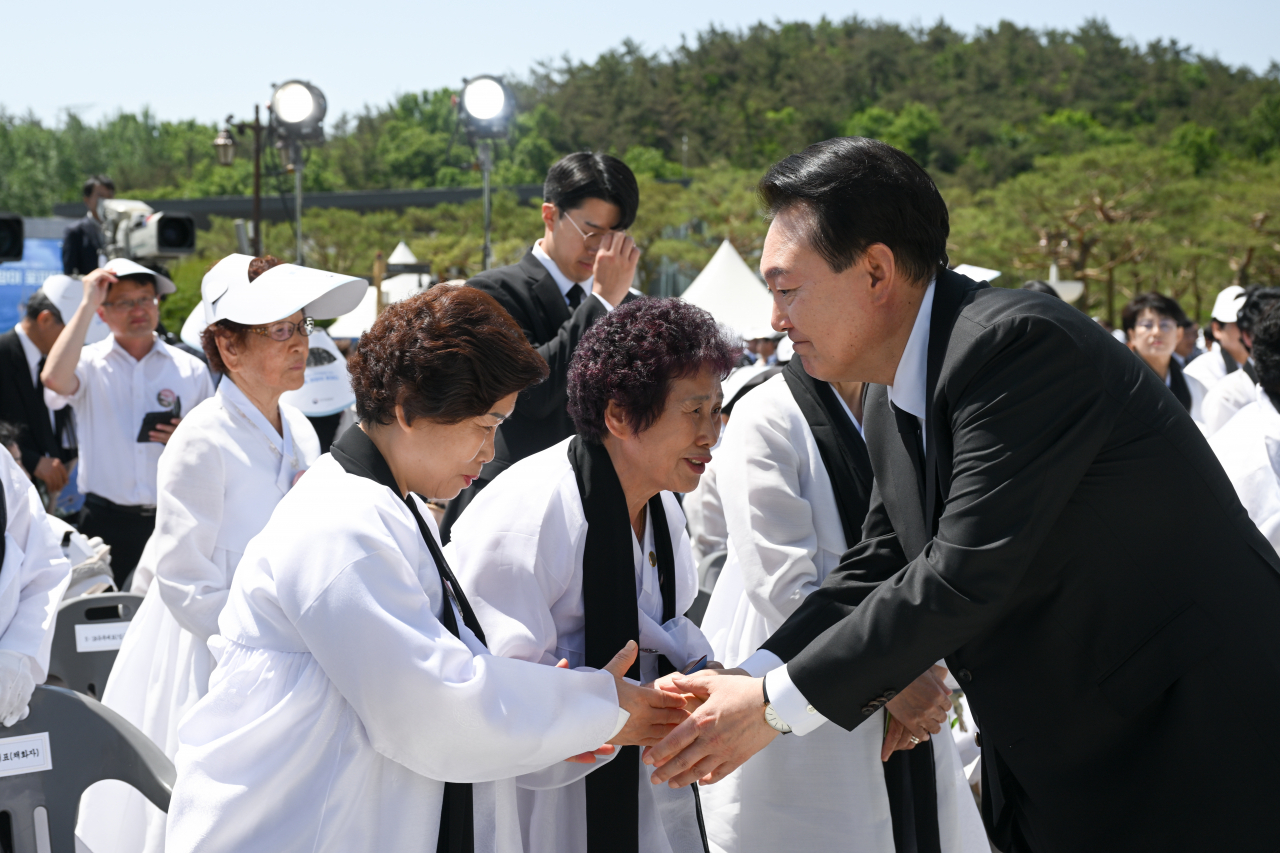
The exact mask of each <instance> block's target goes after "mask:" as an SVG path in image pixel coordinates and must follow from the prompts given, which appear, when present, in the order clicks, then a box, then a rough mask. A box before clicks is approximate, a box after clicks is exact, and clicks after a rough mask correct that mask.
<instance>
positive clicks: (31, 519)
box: [0, 453, 71, 737]
mask: <svg viewBox="0 0 1280 853" xmlns="http://www.w3.org/2000/svg"><path fill="white" fill-rule="evenodd" d="M0 487H3V488H4V504H5V510H6V518H5V519H4V523H5V527H4V565H3V566H2V567H0V649H6V650H8V651H14V652H19V653H21V654H23V655H25V656H26V663H27V669H28V671H29V672H30V673H31V679H32V681H34V682H35V683H36V684H43V683H44V680H45V678H46V677H47V676H48V673H49V649H50V647H51V646H52V644H53V625H54V619H55V617H56V616H57V613H58V605H59V604H60V603H61V602H62V593H63V592H64V591H65V590H66V588H67V584H68V583H69V582H70V581H71V564H70V563H69V562H67V558H66V557H64V556H63V555H62V547H61V537H60V536H58V535H57V534H56V533H55V532H54V530H53V528H52V527H51V526H50V525H49V517H48V516H47V515H45V511H44V504H43V503H41V501H40V494H39V493H38V492H37V491H36V489H35V486H33V485H32V484H31V480H29V479H28V478H27V474H26V472H25V471H23V470H22V468H21V466H19V465H18V463H17V462H14V461H13V457H12V456H10V455H9V454H8V453H0ZM0 737H4V729H0Z"/></svg>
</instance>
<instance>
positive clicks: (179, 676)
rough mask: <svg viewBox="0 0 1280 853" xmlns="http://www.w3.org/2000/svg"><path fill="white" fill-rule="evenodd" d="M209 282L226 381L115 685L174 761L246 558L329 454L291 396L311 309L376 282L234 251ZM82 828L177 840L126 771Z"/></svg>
mask: <svg viewBox="0 0 1280 853" xmlns="http://www.w3.org/2000/svg"><path fill="white" fill-rule="evenodd" d="M201 290H202V296H203V297H204V305H205V306H206V322H207V323H208V324H209V325H208V326H207V328H206V329H205V330H204V332H203V336H202V342H203V344H204V349H205V353H206V355H207V356H208V358H209V361H210V363H211V364H212V365H213V367H214V369H215V370H217V371H218V372H220V373H223V374H225V378H224V380H223V381H222V382H221V383H220V385H219V386H218V390H217V393H216V394H215V395H214V396H213V397H211V398H210V399H208V400H205V401H204V402H203V403H201V404H200V405H198V406H197V407H196V408H194V409H193V410H192V411H191V413H190V414H189V415H187V417H185V418H183V420H182V423H181V424H180V425H179V429H177V430H176V431H175V432H174V436H173V438H172V439H171V440H170V442H169V445H168V446H167V447H166V448H165V451H164V453H163V454H161V456H160V468H159V472H158V477H157V482H158V486H159V501H158V503H157V507H156V530H155V533H154V534H153V535H152V537H151V539H150V540H149V541H148V542H147V546H146V549H145V550H144V552H143V555H142V558H141V560H140V561H139V565H138V570H137V572H138V575H139V576H140V577H141V578H142V579H143V582H144V584H147V586H146V597H145V598H144V599H143V603H142V605H141V606H140V607H139V608H138V613H137V614H136V615H135V616H134V619H133V621H132V622H131V623H130V625H129V630H128V631H127V632H126V633H125V639H124V643H123V644H122V645H121V647H120V652H119V655H118V656H117V658H116V663H115V666H114V667H113V669H112V672H111V677H110V679H108V681H107V685H106V689H105V690H104V692H103V695H102V701H103V704H105V705H107V706H108V707H110V708H112V709H113V710H115V711H117V712H118V713H120V714H121V715H123V716H124V717H125V719H127V720H129V721H130V722H131V723H133V724H134V725H135V726H137V727H138V728H139V729H141V730H142V731H143V732H144V733H145V734H146V735H147V736H148V737H150V738H151V739H152V740H153V741H155V742H156V744H157V745H158V746H160V747H161V748H162V749H163V750H164V751H165V754H166V755H168V756H169V757H171V758H172V757H173V756H174V754H175V753H176V752H177V749H178V734H177V728H178V722H179V721H180V720H181V719H182V716H183V715H184V714H185V713H186V712H187V711H188V710H189V709H190V708H191V707H192V706H193V705H195V703H196V701H197V700H199V698H200V697H201V696H203V695H204V694H205V692H206V691H207V690H208V685H209V675H210V673H211V671H212V670H213V665H214V659H213V656H212V655H211V654H210V653H209V649H208V647H207V645H206V644H207V643H208V641H209V638H210V637H212V636H214V635H215V634H217V633H218V616H219V614H220V613H221V612H222V607H223V605H224V604H225V603H226V600H227V593H228V590H229V589H230V587H231V579H232V577H233V576H234V573H235V569H236V565H237V564H238V563H239V562H240V556H241V554H243V553H244V550H245V547H246V545H247V544H248V542H249V540H250V539H252V538H253V537H254V536H256V535H257V533H258V531H260V530H261V529H262V528H263V526H265V525H266V523H267V519H269V518H270V517H271V513H272V511H273V510H274V509H275V507H276V504H278V503H279V502H280V500H281V498H283V497H284V496H285V494H287V493H288V492H289V490H290V489H291V488H292V487H293V484H294V482H295V481H296V480H297V478H298V476H299V475H300V474H301V473H302V472H304V471H306V470H307V469H308V468H309V467H310V466H311V464H312V463H314V462H315V460H316V458H317V457H318V456H319V455H320V445H319V441H318V440H317V439H316V433H315V430H314V429H312V427H311V424H310V423H309V422H308V421H307V419H306V417H305V416H304V415H303V414H302V413H301V412H300V411H298V410H297V409H295V408H293V407H292V406H288V405H284V404H282V403H280V402H279V400H280V396H281V394H283V393H284V392H286V391H289V390H292V389H295V388H298V387H301V385H302V381H303V373H304V369H305V367H306V362H307V336H308V335H309V334H310V331H311V328H312V326H311V323H312V319H311V318H315V317H318V318H320V319H324V318H327V317H334V316H338V315H340V314H342V313H345V312H346V311H348V310H350V309H351V308H354V307H355V305H357V304H358V303H359V300H360V297H361V296H362V295H363V291H364V290H365V285H364V282H363V281H362V280H361V279H357V278H352V277H351V276H338V275H334V274H332V273H326V272H323V271H320V270H310V269H304V268H301V267H294V266H292V265H288V264H283V265H282V264H280V262H279V261H278V260H276V259H275V258H270V257H267V258H261V259H254V258H251V257H249V256H247V255H231V256H229V257H227V258H224V259H223V260H222V261H220V262H219V263H218V264H217V265H216V266H214V268H213V269H211V270H210V271H209V273H208V274H207V275H206V276H205V279H204V282H203V284H202V287H201ZM152 578H154V580H152ZM137 588H138V587H137V586H136V585H135V589H137ZM77 833H78V834H79V836H80V837H81V839H82V840H84V841H85V843H87V844H88V845H89V847H90V848H92V849H93V850H94V853H138V851H144V850H145V851H148V853H151V852H152V851H159V850H163V849H164V834H165V815H164V813H163V812H161V811H160V810H159V809H157V808H156V807H155V806H154V805H152V804H151V803H150V802H149V801H148V800H147V799H146V798H145V797H143V796H142V795H141V794H139V793H138V792H137V791H135V790H134V789H133V788H132V787H130V786H128V785H125V784H124V783H123V782H115V781H108V782H100V783H98V784H97V785H94V786H93V787H92V788H90V789H89V791H88V792H87V793H86V794H85V796H84V798H83V799H82V801H81V809H80V820H79V826H78V829H77Z"/></svg>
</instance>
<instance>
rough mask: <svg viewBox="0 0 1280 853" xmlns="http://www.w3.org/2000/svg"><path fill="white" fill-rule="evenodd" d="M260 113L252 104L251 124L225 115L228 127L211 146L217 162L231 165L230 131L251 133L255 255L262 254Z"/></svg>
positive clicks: (233, 145)
mask: <svg viewBox="0 0 1280 853" xmlns="http://www.w3.org/2000/svg"><path fill="white" fill-rule="evenodd" d="M260 115H261V114H260V113H259V108H258V105H257V104H254V105H253V124H250V123H249V122H246V121H241V122H237V121H235V120H234V119H233V118H232V117H231V116H227V127H228V128H229V129H228V130H223V131H221V132H219V133H218V135H217V137H215V138H214V140H213V147H214V149H215V150H216V151H217V152H218V164H219V165H221V166H232V165H234V164H235V160H236V138H235V136H233V135H232V133H231V131H232V130H234V131H235V132H236V134H237V135H239V136H244V135H245V134H246V133H249V132H252V133H253V253H254V254H255V255H261V254H262V134H263V132H264V131H266V129H267V128H266V125H264V124H263V123H262V121H261V119H260Z"/></svg>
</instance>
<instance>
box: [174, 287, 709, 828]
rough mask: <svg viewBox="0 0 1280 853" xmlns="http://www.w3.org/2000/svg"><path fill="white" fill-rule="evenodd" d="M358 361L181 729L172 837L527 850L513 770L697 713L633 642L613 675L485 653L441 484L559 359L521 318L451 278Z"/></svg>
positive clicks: (450, 489)
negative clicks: (632, 679)
mask: <svg viewBox="0 0 1280 853" xmlns="http://www.w3.org/2000/svg"><path fill="white" fill-rule="evenodd" d="M348 366H349V369H350V371H351V380H352V381H351V384H352V390H353V391H354V392H355V396H356V412H357V414H358V416H359V418H360V423H359V425H358V426H357V427H353V428H352V429H349V430H348V431H347V432H346V433H344V434H343V435H342V436H340V437H339V438H338V439H337V441H335V442H334V444H333V447H332V449H331V451H330V453H329V454H328V455H326V456H322V457H321V458H320V460H319V461H318V462H317V463H316V464H315V466H313V467H312V469H311V470H310V471H309V472H308V473H307V475H306V477H304V478H303V479H302V480H301V481H300V482H299V484H298V485H297V487H296V488H294V490H293V491H292V492H290V493H289V495H287V496H286V497H285V499H284V500H283V501H282V502H281V503H280V506H279V507H277V509H276V512H275V514H274V515H272V517H271V520H270V522H268V524H267V526H266V527H265V528H264V529H263V531H262V533H260V534H259V535H258V537H257V538H256V539H254V541H253V542H252V543H250V545H249V549H248V551H246V553H245V555H244V559H243V560H241V562H240V566H239V568H238V569H237V571H236V577H235V581H234V583H233V585H232V588H231V593H230V597H229V599H228V601H227V605H226V608H225V609H224V611H223V614H222V618H221V620H220V621H219V628H220V634H221V635H220V636H219V637H218V638H217V640H216V641H215V643H214V647H215V649H216V651H217V655H218V668H217V670H216V671H215V672H214V676H213V679H212V680H211V682H210V686H209V695H208V696H206V697H205V700H204V701H203V702H201V703H200V704H199V705H198V706H197V707H196V708H195V709H194V710H193V711H192V712H191V713H190V714H189V715H188V716H187V718H186V719H185V720H184V722H183V725H182V729H181V732H180V737H181V742H182V745H181V748H180V749H179V751H178V757H177V760H176V762H175V763H176V765H177V768H178V780H177V783H176V785H175V786H174V791H173V800H172V803H171V806H170V810H169V833H168V836H167V849H168V850H169V851H171V853H178V852H179V851H181V852H182V853H185V851H197V850H198V851H224V850H236V851H242V852H243V851H248V853H254V851H261V853H313V851H321V852H323V851H335V853H336V851H346V850H423V849H426V850H430V849H432V842H433V840H434V842H435V847H434V849H436V850H438V851H449V853H464V852H465V853H471V851H479V850H494V851H497V850H502V851H509V850H519V849H520V847H521V841H520V827H519V824H518V818H517V809H516V805H515V783H514V781H512V779H513V777H515V776H517V775H519V774H521V773H525V772H528V771H529V770H533V769H537V768H541V767H545V766H546V765H548V764H554V763H558V762H560V761H562V760H565V759H570V758H572V759H575V760H578V761H581V762H589V761H592V760H594V752H595V751H597V749H598V748H600V747H601V744H604V743H606V742H610V743H621V744H637V743H640V742H641V741H642V740H647V739H649V738H651V737H653V735H654V733H655V732H658V731H664V730H665V727H666V726H667V725H669V724H672V723H674V722H676V721H678V720H680V719H682V718H683V717H684V712H683V710H680V709H681V708H682V707H683V705H684V700H683V699H681V698H680V697H678V696H674V695H672V694H669V693H663V692H662V691H658V690H653V689H648V688H643V687H639V686H636V685H634V684H629V683H627V682H626V681H624V680H622V679H621V678H619V677H618V676H620V675H622V674H623V673H624V672H626V670H627V668H628V667H630V666H631V662H632V661H633V660H634V658H635V656H636V653H637V649H636V647H635V644H634V643H631V644H629V645H628V646H627V647H625V648H623V649H622V651H620V652H618V654H617V659H616V660H615V661H614V662H612V663H611V664H610V666H608V667H605V668H604V671H595V672H575V671H570V670H567V669H564V668H558V669H553V668H551V667H542V666H537V665H533V664H529V663H525V662H522V661H512V660H507V659H505V658H497V657H494V656H492V655H490V654H488V651H487V649H486V647H485V645H484V632H483V630H482V629H481V627H480V623H479V622H478V621H477V620H476V617H475V613H474V612H473V611H472V609H471V606H470V604H469V603H468V601H467V597H466V595H465V594H464V593H463V590H462V588H461V587H459V585H458V583H457V581H456V579H455V578H454V576H453V573H452V572H451V570H450V569H449V566H448V563H447V562H446V561H445V559H444V556H443V554H442V553H441V550H440V544H439V533H438V531H437V529H436V526H435V524H434V522H433V521H431V517H430V515H429V514H428V513H426V512H425V511H424V508H425V504H424V502H423V499H422V496H425V497H428V498H444V499H448V498H452V497H454V496H456V495H457V494H458V493H459V492H460V491H462V489H464V488H466V487H467V485H469V484H470V483H471V482H472V481H473V480H474V479H475V477H476V475H478V474H479V473H480V466H481V465H483V464H484V463H485V462H486V461H487V460H489V459H491V458H492V457H493V440H494V434H495V433H496V431H497V429H498V426H499V425H500V424H501V423H502V422H503V421H504V420H505V419H506V418H507V417H508V416H509V415H510V414H511V411H512V409H513V408H514V407H515V403H516V395H517V394H518V393H519V392H520V391H523V390H524V389H525V388H527V387H529V386H530V385H533V384H534V383H536V382H539V381H541V380H542V379H543V378H544V377H545V376H546V375H547V366H546V363H545V362H544V361H543V360H542V358H541V357H540V356H539V355H538V354H537V352H536V351H534V349H533V348H532V347H531V346H530V345H529V343H528V341H527V340H526V338H525V336H524V333H523V332H521V330H520V327H519V326H517V325H516V324H515V322H514V321H513V320H512V319H511V317H510V315H508V314H507V313H506V312H505V311H504V310H503V309H502V308H501V307H500V306H499V305H498V303H497V302H495V301H494V300H493V298H492V297H490V296H487V295H486V294H484V293H482V292H480V291H478V290H475V289H474V288H470V287H449V286H437V287H434V288H432V289H431V290H429V291H428V292H426V293H423V294H420V295H418V296H415V297H412V298H410V299H407V300H405V301H403V302H399V303H396V304H394V305H392V306H390V307H389V308H387V310H386V311H385V312H384V313H383V314H382V315H381V316H379V317H378V319H377V321H376V322H375V323H374V325H373V328H372V329H371V330H370V331H368V332H367V333H365V334H364V335H363V336H362V337H361V338H360V341H359V343H358V344H357V345H356V347H355V348H354V351H353V352H352V354H351V356H350V358H349V360H348ZM606 751H607V750H603V749H601V750H600V752H602V753H603V752H606ZM494 780H498V781H494ZM424 844H425V847H424Z"/></svg>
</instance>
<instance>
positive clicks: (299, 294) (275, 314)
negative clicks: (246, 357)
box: [200, 255, 369, 326]
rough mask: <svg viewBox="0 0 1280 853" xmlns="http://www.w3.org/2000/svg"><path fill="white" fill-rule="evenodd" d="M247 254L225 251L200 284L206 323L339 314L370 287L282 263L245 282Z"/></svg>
mask: <svg viewBox="0 0 1280 853" xmlns="http://www.w3.org/2000/svg"><path fill="white" fill-rule="evenodd" d="M252 261H253V257H252V256H251V255H227V256H226V257H225V258H223V259H222V260H220V261H218V263H217V264H215V265H214V267H213V269H211V270H209V271H208V272H207V273H205V276H204V281H203V282H201V284H200V295H201V297H203V302H204V321H205V324H206V325H208V324H210V323H216V322H217V321H218V320H232V321H234V322H236V323H244V324H245V325H247V326H256V325H260V324H262V323H274V322H276V321H277V320H283V319H285V318H286V317H289V316H291V315H293V314H294V313H296V312H298V311H303V312H305V313H306V315H307V316H308V317H313V318H315V319H317V320H328V319H331V318H333V317H341V316H342V315H343V314H346V313H347V312H349V311H351V310H352V309H353V308H355V307H356V306H357V305H359V304H360V300H361V299H362V298H363V297H364V294H365V291H366V290H368V288H369V285H368V282H366V281H365V280H364V279H362V278H357V277H356V276H353V275H339V274H338V273H333V272H326V271H325V270H316V269H311V268H309V267H300V266H297V265H295V264H280V265H279V266H274V267H272V268H271V269H269V270H267V271H266V272H264V273H263V274H262V275H260V276H258V277H257V278H256V279H254V280H253V281H249V264H250V263H251V262H252Z"/></svg>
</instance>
